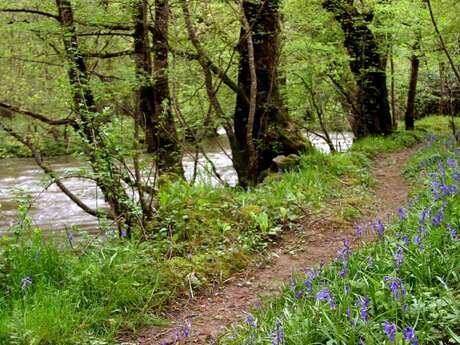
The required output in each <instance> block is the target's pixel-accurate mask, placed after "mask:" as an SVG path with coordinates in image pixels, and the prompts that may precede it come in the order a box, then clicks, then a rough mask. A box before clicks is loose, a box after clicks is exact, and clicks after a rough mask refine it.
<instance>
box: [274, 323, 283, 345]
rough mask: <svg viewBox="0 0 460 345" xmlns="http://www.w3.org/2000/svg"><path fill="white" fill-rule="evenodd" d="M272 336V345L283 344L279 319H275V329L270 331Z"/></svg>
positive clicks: (281, 326)
mask: <svg viewBox="0 0 460 345" xmlns="http://www.w3.org/2000/svg"><path fill="white" fill-rule="evenodd" d="M272 337H273V340H272V344H273V345H281V344H284V329H283V325H282V323H281V321H280V320H276V324H275V330H274V331H273V332H272Z"/></svg>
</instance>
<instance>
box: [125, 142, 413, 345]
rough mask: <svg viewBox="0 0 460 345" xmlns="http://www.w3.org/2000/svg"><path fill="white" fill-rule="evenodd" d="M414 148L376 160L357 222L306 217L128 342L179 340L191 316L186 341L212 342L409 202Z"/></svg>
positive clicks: (142, 344)
mask: <svg viewBox="0 0 460 345" xmlns="http://www.w3.org/2000/svg"><path fill="white" fill-rule="evenodd" d="M415 150H416V148H410V149H406V150H403V151H401V152H396V153H388V154H384V155H380V156H378V157H377V158H376V159H375V160H374V162H373V164H372V167H371V170H372V174H373V176H374V178H375V179H376V181H377V184H376V186H375V189H374V193H375V200H376V202H377V203H378V206H377V205H374V207H371V208H370V209H369V210H367V211H366V212H367V214H365V215H363V216H362V217H361V218H360V219H359V220H358V221H356V222H355V223H354V224H347V225H344V224H338V223H337V222H334V221H333V219H334V218H335V217H333V215H329V216H332V217H329V216H328V215H326V216H324V215H323V216H322V217H321V218H313V219H311V218H310V219H307V220H306V221H305V222H304V224H303V226H302V227H301V228H300V229H297V230H296V231H292V232H289V233H287V234H286V235H285V236H284V238H283V239H282V240H281V241H280V242H279V244H278V245H277V246H276V247H275V248H273V254H272V256H271V257H270V258H269V259H268V260H266V261H265V262H264V263H263V264H262V265H260V264H259V265H257V266H256V265H255V266H254V267H250V268H248V269H247V270H245V271H244V272H242V273H239V274H235V275H233V276H232V277H231V278H230V279H228V280H227V281H226V282H225V283H224V284H223V285H221V286H217V287H215V288H214V289H213V291H211V292H209V293H207V294H204V295H201V296H195V298H193V299H190V300H189V301H181V303H180V304H179V303H178V304H177V305H173V306H172V307H171V309H170V310H169V312H168V313H167V314H166V315H165V317H166V318H167V319H169V320H172V323H171V325H170V326H168V327H167V328H164V327H163V328H160V327H152V328H146V329H143V330H141V331H140V332H139V333H138V334H137V335H136V337H135V340H132V339H131V340H130V341H128V342H126V343H125V344H136V345H153V344H165V345H166V344H174V341H173V339H174V335H175V334H176V332H178V330H180V329H181V328H182V327H183V326H184V325H185V324H186V323H188V322H191V324H192V328H191V329H192V331H191V334H190V337H189V338H187V344H203V345H204V344H212V343H213V339H215V337H217V336H218V335H219V334H222V333H223V332H225V331H226V329H227V328H228V327H229V326H231V325H232V324H234V323H236V322H240V321H241V320H243V319H244V318H245V315H246V313H247V312H248V311H249V310H250V309H252V308H254V306H255V305H258V304H259V303H260V301H261V300H264V297H268V296H273V295H276V294H277V293H279V292H280V288H281V286H282V285H283V284H286V282H288V281H289V279H290V278H291V276H292V275H293V273H295V272H302V271H304V270H305V269H308V268H309V267H314V266H318V265H319V264H320V263H321V262H328V261H330V260H331V259H333V258H334V257H336V255H337V250H338V248H339V247H340V246H341V245H342V242H343V240H344V239H348V240H350V242H351V243H352V245H355V246H356V243H355V241H354V237H355V236H354V235H355V225H357V224H360V225H369V224H370V223H371V222H372V221H374V220H375V219H384V218H386V217H388V216H389V215H390V214H393V213H394V212H395V211H396V209H397V207H400V206H402V205H405V204H406V203H407V198H408V189H409V188H408V185H407V183H406V181H405V180H404V178H403V176H402V172H403V169H404V166H405V163H406V162H407V160H408V159H409V158H410V156H411V155H413V154H414V153H415ZM330 210H333V207H332V208H330ZM130 337H131V338H132V337H133V336H132V335H131V336H130Z"/></svg>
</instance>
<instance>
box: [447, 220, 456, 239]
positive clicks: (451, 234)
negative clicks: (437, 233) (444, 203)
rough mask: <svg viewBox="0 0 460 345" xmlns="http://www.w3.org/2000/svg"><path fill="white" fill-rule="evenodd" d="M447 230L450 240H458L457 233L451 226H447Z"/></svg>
mask: <svg viewBox="0 0 460 345" xmlns="http://www.w3.org/2000/svg"><path fill="white" fill-rule="evenodd" d="M447 229H448V230H449V232H450V236H451V237H452V239H453V240H454V241H457V240H458V233H457V230H456V229H455V228H454V227H453V226H452V224H447Z"/></svg>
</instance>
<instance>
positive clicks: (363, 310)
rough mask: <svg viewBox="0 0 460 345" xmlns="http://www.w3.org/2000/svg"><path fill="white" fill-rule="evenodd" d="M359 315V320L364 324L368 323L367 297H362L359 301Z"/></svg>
mask: <svg viewBox="0 0 460 345" xmlns="http://www.w3.org/2000/svg"><path fill="white" fill-rule="evenodd" d="M359 306H360V309H359V315H360V316H361V319H362V320H363V321H364V322H365V323H368V322H369V314H368V308H369V297H367V296H364V297H361V298H360V299H359Z"/></svg>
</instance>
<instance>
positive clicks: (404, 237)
mask: <svg viewBox="0 0 460 345" xmlns="http://www.w3.org/2000/svg"><path fill="white" fill-rule="evenodd" d="M402 241H403V243H404V245H405V246H406V247H408V246H409V244H410V241H409V237H407V236H406V235H404V236H403V237H402Z"/></svg>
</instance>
